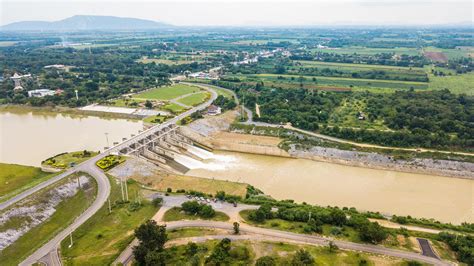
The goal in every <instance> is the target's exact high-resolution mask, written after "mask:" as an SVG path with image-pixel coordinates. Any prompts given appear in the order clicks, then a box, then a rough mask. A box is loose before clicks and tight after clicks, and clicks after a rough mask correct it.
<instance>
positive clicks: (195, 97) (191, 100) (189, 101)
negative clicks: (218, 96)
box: [178, 92, 210, 106]
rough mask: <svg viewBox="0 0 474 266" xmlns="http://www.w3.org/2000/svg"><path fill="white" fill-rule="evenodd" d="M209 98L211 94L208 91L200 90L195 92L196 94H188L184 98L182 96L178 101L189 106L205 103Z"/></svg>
mask: <svg viewBox="0 0 474 266" xmlns="http://www.w3.org/2000/svg"><path fill="white" fill-rule="evenodd" d="M209 98H210V95H209V93H208V92H199V93H195V94H192V95H189V96H186V97H184V98H181V99H179V100H178V102H180V103H182V104H185V105H187V106H196V105H198V104H200V103H203V102H204V101H206V100H207V99H209Z"/></svg>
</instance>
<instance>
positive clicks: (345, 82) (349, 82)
mask: <svg viewBox="0 0 474 266" xmlns="http://www.w3.org/2000/svg"><path fill="white" fill-rule="evenodd" d="M279 76H280V77H284V78H285V79H281V78H280V79H279V78H278V77H279ZM241 77H243V79H245V80H252V78H253V79H254V80H256V79H261V80H264V81H265V80H267V81H272V82H275V83H278V82H279V83H296V84H299V83H300V82H299V80H298V79H299V77H301V76H299V75H277V74H257V75H247V76H238V78H241ZM292 77H293V78H294V79H293V80H291V78H292ZM302 77H303V78H304V79H305V80H304V81H303V84H306V83H308V84H315V83H316V82H317V84H318V85H330V86H336V87H348V88H350V87H364V88H392V89H410V88H414V89H426V88H428V83H425V82H412V81H394V80H372V79H355V78H338V77H320V76H316V77H315V76H302ZM313 78H315V79H316V82H314V81H313Z"/></svg>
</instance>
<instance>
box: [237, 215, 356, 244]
mask: <svg viewBox="0 0 474 266" xmlns="http://www.w3.org/2000/svg"><path fill="white" fill-rule="evenodd" d="M250 212H251V210H243V211H241V212H240V216H241V217H242V218H243V219H244V220H245V222H246V223H248V224H250V225H254V226H258V227H263V228H270V229H275V230H281V231H288V232H293V233H298V234H310V235H311V234H315V233H308V232H305V231H304V229H303V228H304V225H306V223H303V222H289V221H285V220H282V219H268V220H265V221H264V222H263V223H256V222H253V221H251V220H250V219H249V218H248V217H249V214H250ZM322 235H326V236H330V237H333V238H337V239H343V240H348V241H352V242H361V241H360V238H359V234H358V232H357V231H355V230H354V229H353V228H351V227H348V226H344V227H340V228H339V227H338V228H335V226H332V225H327V224H325V225H323V233H322Z"/></svg>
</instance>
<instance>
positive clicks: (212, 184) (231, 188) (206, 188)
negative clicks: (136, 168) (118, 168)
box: [133, 173, 247, 197]
mask: <svg viewBox="0 0 474 266" xmlns="http://www.w3.org/2000/svg"><path fill="white" fill-rule="evenodd" d="M133 178H134V179H135V180H137V181H138V182H140V183H142V184H145V185H147V186H149V187H151V188H153V189H156V190H160V191H166V189H167V188H171V189H172V190H173V191H176V190H178V189H184V190H186V191H190V190H194V191H199V192H203V193H206V194H215V193H216V192H217V191H224V192H225V193H226V194H232V195H238V196H242V197H243V196H245V194H246V192H247V184H244V183H235V182H229V181H223V180H214V179H208V178H200V177H193V176H183V175H171V174H165V173H163V174H161V175H157V176H133Z"/></svg>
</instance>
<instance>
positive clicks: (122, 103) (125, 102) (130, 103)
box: [109, 98, 145, 108]
mask: <svg viewBox="0 0 474 266" xmlns="http://www.w3.org/2000/svg"><path fill="white" fill-rule="evenodd" d="M143 102H145V100H140V99H133V98H126V99H115V100H111V101H110V102H109V103H110V104H111V106H115V107H128V108H136V107H137V106H138V105H139V104H141V103H143Z"/></svg>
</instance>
